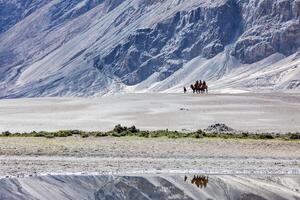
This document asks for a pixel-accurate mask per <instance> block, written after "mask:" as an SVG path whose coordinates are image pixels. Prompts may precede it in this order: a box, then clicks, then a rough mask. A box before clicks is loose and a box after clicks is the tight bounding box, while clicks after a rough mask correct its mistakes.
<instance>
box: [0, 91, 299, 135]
mask: <svg viewBox="0 0 300 200" xmlns="http://www.w3.org/2000/svg"><path fill="white" fill-rule="evenodd" d="M119 123H120V124H122V125H126V126H131V125H136V126H137V127H138V128H140V129H147V130H148V129H149V130H155V129H167V128H168V129H170V130H178V131H180V130H185V131H193V130H197V129H200V128H201V129H204V128H207V127H208V126H209V125H212V124H215V123H225V124H227V125H228V126H231V127H232V128H234V129H238V130H244V131H267V132H273V131H274V132H289V131H292V132H297V131H300V94H292V93H273V94H271V93H270V94H253V93H247V94H209V95H194V94H187V95H184V94H126V95H117V96H108V97H102V98H36V99H10V100H0V131H7V130H9V131H12V132H28V131H33V130H36V131H47V130H48V131H54V130H61V129H80V130H100V131H104V130H111V129H112V128H113V127H114V126H115V125H116V124H119Z"/></svg>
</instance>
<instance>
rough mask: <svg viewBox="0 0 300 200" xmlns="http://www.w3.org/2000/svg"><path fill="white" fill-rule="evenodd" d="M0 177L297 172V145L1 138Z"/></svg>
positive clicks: (299, 167)
mask: <svg viewBox="0 0 300 200" xmlns="http://www.w3.org/2000/svg"><path fill="white" fill-rule="evenodd" d="M0 155H1V156H0V176H2V177H3V176H18V175H20V176H24V175H32V174H33V175H34V174H38V175H41V174H69V173H71V174H73V173H75V174H78V173H79V174H82V173H84V174H110V173H117V174H136V173H137V174H144V173H167V174H170V173H171V174H172V173H175V174H178V173H179V174H181V173H208V174H268V173H270V174H300V156H299V155H300V142H289V141H278V140H274V141H262V140H259V141H258V140H222V139H177V140H174V139H166V138H156V139H145V138H130V137H129V138H127V137H125V138H112V137H105V138H94V137H89V138H80V137H79V136H74V137H68V138H55V139H46V138H0Z"/></svg>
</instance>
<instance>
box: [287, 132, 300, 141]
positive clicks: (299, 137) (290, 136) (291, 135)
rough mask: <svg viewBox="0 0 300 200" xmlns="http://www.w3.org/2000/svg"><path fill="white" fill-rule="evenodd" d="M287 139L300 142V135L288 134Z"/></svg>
mask: <svg viewBox="0 0 300 200" xmlns="http://www.w3.org/2000/svg"><path fill="white" fill-rule="evenodd" d="M288 138H289V139H290V140H300V133H289V134H288Z"/></svg>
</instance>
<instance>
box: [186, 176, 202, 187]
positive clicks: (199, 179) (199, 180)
mask: <svg viewBox="0 0 300 200" xmlns="http://www.w3.org/2000/svg"><path fill="white" fill-rule="evenodd" d="M184 181H187V176H185V177H184ZM191 183H192V184H194V185H196V186H197V187H198V188H199V187H201V188H203V187H204V188H206V186H207V184H208V176H196V175H194V177H193V179H192V180H191Z"/></svg>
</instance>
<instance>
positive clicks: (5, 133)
mask: <svg viewBox="0 0 300 200" xmlns="http://www.w3.org/2000/svg"><path fill="white" fill-rule="evenodd" d="M2 135H3V136H5V137H8V136H10V135H11V132H9V131H5V132H3V133H2Z"/></svg>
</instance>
